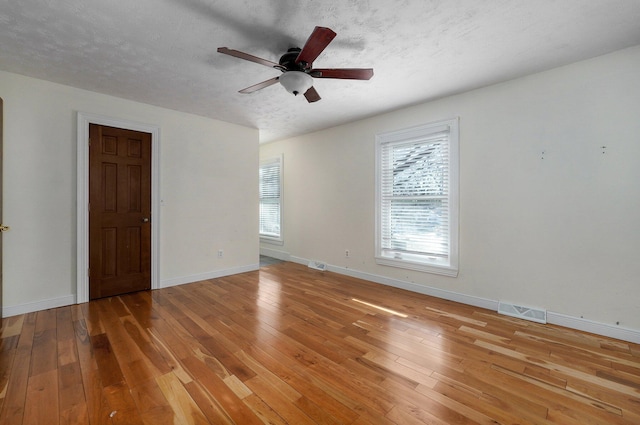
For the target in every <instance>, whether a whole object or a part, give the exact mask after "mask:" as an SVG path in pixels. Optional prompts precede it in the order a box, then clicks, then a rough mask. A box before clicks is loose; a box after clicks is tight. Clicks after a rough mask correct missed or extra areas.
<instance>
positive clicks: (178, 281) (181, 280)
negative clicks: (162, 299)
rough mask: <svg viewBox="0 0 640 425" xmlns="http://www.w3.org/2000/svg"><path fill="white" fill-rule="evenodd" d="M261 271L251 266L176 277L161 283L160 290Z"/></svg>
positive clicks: (257, 267) (257, 265)
mask: <svg viewBox="0 0 640 425" xmlns="http://www.w3.org/2000/svg"><path fill="white" fill-rule="evenodd" d="M256 270H260V264H249V265H246V266H241V267H234V268H231V269H224V270H216V271H212V272H207V273H199V274H194V275H191V276H182V277H175V278H173V279H167V280H163V281H162V282H160V288H169V287H171V286H178V285H185V284H187V283H193V282H200V281H202V280H209V279H217V278H219V277H225V276H231V275H234V274H239V273H247V272H253V271H256Z"/></svg>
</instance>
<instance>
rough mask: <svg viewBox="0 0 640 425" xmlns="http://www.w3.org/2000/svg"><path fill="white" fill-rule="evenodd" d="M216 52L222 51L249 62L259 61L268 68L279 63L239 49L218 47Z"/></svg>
mask: <svg viewBox="0 0 640 425" xmlns="http://www.w3.org/2000/svg"><path fill="white" fill-rule="evenodd" d="M218 53H224V54H225V55H229V56H233V57H236V58H240V59H244V60H248V61H251V62H255V63H259V64H260V65H264V66H268V67H269V68H277V67H279V66H280V64H278V63H276V62H272V61H269V60H266V59H262V58H259V57H257V56H253V55H250V54H249V53H244V52H241V51H239V50H233V49H229V48H227V47H218Z"/></svg>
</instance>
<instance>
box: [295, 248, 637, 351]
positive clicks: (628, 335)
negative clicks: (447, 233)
mask: <svg viewBox="0 0 640 425" xmlns="http://www.w3.org/2000/svg"><path fill="white" fill-rule="evenodd" d="M290 261H292V262H294V263H298V264H303V265H305V266H306V265H307V264H308V263H309V260H307V259H304V258H301V257H295V256H290ZM327 270H328V271H330V272H334V273H338V274H343V275H345V276H351V277H355V278H358V279H363V280H367V281H370V282H374V283H379V284H382V285H387V286H392V287H394V288H400V289H406V290H407V291H411V292H416V293H419V294H424V295H429V296H432V297H436V298H442V299H445V300H449V301H454V302H458V303H462V304H467V305H471V306H474V307H480V308H486V309H487V310H492V311H497V310H498V300H491V299H488V298H481V297H476V296H473V295H467V294H461V293H459V292H453V291H447V290H444V289H440V288H433V287H430V286H426V285H421V284H418V283H413V282H406V281H403V280H398V279H392V278H388V277H385V276H379V275H375V274H371V273H365V272H361V271H357V270H353V269H347V268H344V267H338V266H333V265H330V264H329V265H327ZM547 323H548V324H551V325H558V326H562V327H565V328H569V329H574V330H578V331H583V332H589V333H592V334H596V335H600V336H605V337H608V338H615V339H619V340H622V341H627V342H632V343H635V344H640V330H638V329H630V328H625V327H622V326H616V325H611V324H607V323H601V322H596V321H593V320H588V319H584V318H582V317H573V316H569V315H566V314H562V313H556V312H552V311H547Z"/></svg>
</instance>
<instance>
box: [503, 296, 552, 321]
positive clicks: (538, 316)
mask: <svg viewBox="0 0 640 425" xmlns="http://www.w3.org/2000/svg"><path fill="white" fill-rule="evenodd" d="M498 313H500V314H506V315H507V316H513V317H518V318H520V319H526V320H532V321H534V322H538V323H547V311H546V310H541V309H539V308H532V307H523V306H520V305H515V304H509V303H504V302H502V301H500V302H498Z"/></svg>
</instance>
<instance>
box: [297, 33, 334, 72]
mask: <svg viewBox="0 0 640 425" xmlns="http://www.w3.org/2000/svg"><path fill="white" fill-rule="evenodd" d="M335 36H336V33H335V32H333V30H331V29H329V28H325V27H315V29H314V30H313V32H312V33H311V35H310V36H309V39H308V40H307V42H306V43H305V44H304V47H303V48H302V50H301V51H300V53H299V54H298V57H297V58H296V63H301V62H304V63H305V64H307V65H305V68H308V67H310V66H311V64H312V63H313V61H314V60H316V58H317V57H318V56H320V53H322V51H323V50H324V49H325V48H326V47H327V46H328V45H329V43H331V40H333V39H334V38H335Z"/></svg>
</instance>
